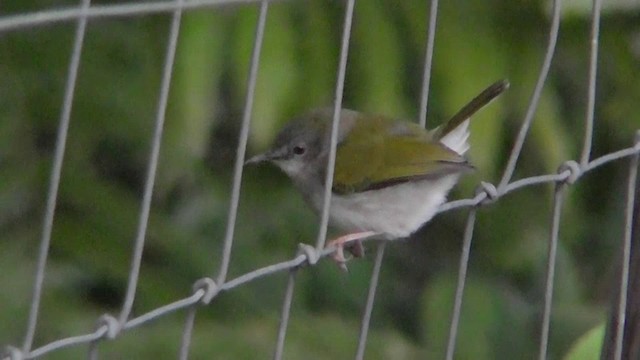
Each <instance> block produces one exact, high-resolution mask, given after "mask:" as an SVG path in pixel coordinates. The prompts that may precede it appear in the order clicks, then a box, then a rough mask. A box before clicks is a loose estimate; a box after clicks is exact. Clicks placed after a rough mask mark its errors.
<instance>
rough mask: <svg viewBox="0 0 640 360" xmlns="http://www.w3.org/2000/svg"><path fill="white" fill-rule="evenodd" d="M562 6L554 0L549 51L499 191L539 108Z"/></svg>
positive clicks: (554, 46)
mask: <svg viewBox="0 0 640 360" xmlns="http://www.w3.org/2000/svg"><path fill="white" fill-rule="evenodd" d="M561 8H562V2H561V0H554V1H553V16H552V18H551V28H550V30H549V43H548V45H547V51H546V54H545V56H544V61H543V62H542V68H541V69H540V75H539V76H538V81H537V82H536V86H535V88H534V90H533V95H532V96H531V99H530V100H529V108H528V109H527V112H526V114H525V117H524V121H523V122H522V126H521V127H520V131H519V132H518V137H517V138H516V141H515V143H514V144H513V148H512V150H511V155H510V156H509V161H508V162H507V166H506V167H505V170H504V174H503V175H502V179H501V180H500V185H499V186H498V192H502V191H504V189H505V187H506V186H507V185H508V184H509V181H511V177H512V176H513V172H514V170H515V168H516V165H517V162H518V158H519V157H520V152H521V151H522V146H523V145H524V140H525V138H526V137H527V133H528V132H529V127H530V126H531V123H532V122H533V116H534V115H535V112H536V109H537V108H538V102H539V100H540V96H541V95H542V88H543V87H544V84H545V83H546V81H547V75H548V74H549V69H550V68H551V61H552V60H553V55H554V54H555V51H556V43H557V41H558V33H559V32H560V10H561Z"/></svg>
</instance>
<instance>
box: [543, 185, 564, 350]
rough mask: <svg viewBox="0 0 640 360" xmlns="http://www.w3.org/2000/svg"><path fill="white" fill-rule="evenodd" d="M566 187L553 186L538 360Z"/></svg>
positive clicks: (550, 298) (545, 342) (548, 314)
mask: <svg viewBox="0 0 640 360" xmlns="http://www.w3.org/2000/svg"><path fill="white" fill-rule="evenodd" d="M565 189H566V185H565V184H564V183H559V184H557V185H556V186H555V190H554V195H553V213H552V215H551V230H550V236H549V249H548V256H547V278H546V282H545V291H544V311H543V313H542V328H541V331H540V348H539V352H538V354H539V355H538V359H539V360H545V359H546V358H547V352H548V348H549V325H550V323H551V305H552V302H553V286H554V284H555V272H556V258H557V253H558V233H559V231H560V216H561V212H562V204H563V201H564V192H565Z"/></svg>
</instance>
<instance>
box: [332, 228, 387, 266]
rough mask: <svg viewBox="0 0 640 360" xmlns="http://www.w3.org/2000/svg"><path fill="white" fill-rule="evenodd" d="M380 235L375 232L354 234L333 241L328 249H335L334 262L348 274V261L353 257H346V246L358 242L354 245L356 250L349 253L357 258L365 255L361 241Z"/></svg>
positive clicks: (353, 249)
mask: <svg viewBox="0 0 640 360" xmlns="http://www.w3.org/2000/svg"><path fill="white" fill-rule="evenodd" d="M377 234H378V233H376V232H373V231H363V232H358V233H353V234H347V235H343V236H340V237H338V238H336V239H333V240H331V241H329V242H328V243H327V247H335V248H336V250H335V252H334V253H333V256H332V258H333V260H334V261H335V262H336V263H337V264H338V267H340V269H341V270H342V271H344V272H348V271H349V269H348V268H347V261H349V260H351V257H349V258H348V259H347V258H346V257H345V256H344V247H345V245H347V244H349V243H351V242H356V243H355V244H354V248H352V249H349V251H350V252H351V253H352V254H353V255H354V256H356V257H359V256H362V255H363V254H364V251H363V248H362V243H361V242H360V241H359V240H362V239H364V238H368V237H371V236H374V235H377Z"/></svg>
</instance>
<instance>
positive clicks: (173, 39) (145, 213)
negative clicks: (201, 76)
mask: <svg viewBox="0 0 640 360" xmlns="http://www.w3.org/2000/svg"><path fill="white" fill-rule="evenodd" d="M183 1H184V0H176V3H177V4H178V5H181V4H182V2H183ZM181 18H182V7H180V6H178V8H177V9H176V11H175V12H174V13H173V17H172V19H171V30H170V32H169V40H168V43H167V51H166V55H165V63H164V69H163V72H162V83H161V85H160V96H159V99H158V106H157V109H156V120H155V128H154V130H153V143H152V145H151V157H150V159H149V167H148V169H147V179H146V182H145V186H144V196H143V198H142V206H141V208H140V215H139V220H138V221H139V222H138V231H137V235H136V239H135V243H134V247H133V254H132V258H131V269H130V272H129V281H128V285H127V293H126V295H125V300H124V304H123V305H122V310H121V312H120V316H119V318H118V320H119V323H120V326H123V325H124V323H126V321H127V319H128V318H129V315H130V314H131V309H132V307H133V302H134V300H135V297H136V289H137V287H138V277H139V275H140V265H141V263H142V251H143V249H144V242H145V237H146V234H147V225H148V224H149V213H150V211H151V199H152V197H153V186H154V184H155V179H156V172H157V169H158V160H159V158H160V146H161V144H162V132H163V130H164V120H165V115H166V109H167V101H168V98H169V89H170V87H171V75H172V73H173V63H174V60H175V55H176V48H177V46H178V34H179V32H180V20H181Z"/></svg>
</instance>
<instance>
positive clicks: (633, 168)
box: [614, 132, 640, 360]
mask: <svg viewBox="0 0 640 360" xmlns="http://www.w3.org/2000/svg"><path fill="white" fill-rule="evenodd" d="M635 143H636V145H638V144H640V132H639V133H637V134H636V139H635ZM639 157H640V153H636V154H635V155H634V156H633V157H632V158H631V161H629V183H628V188H627V200H626V208H625V224H624V238H623V243H622V271H621V272H620V292H619V297H620V298H619V300H620V301H619V303H618V323H617V324H616V325H617V326H616V329H615V337H614V338H615V352H614V359H615V360H621V359H622V350H623V341H622V340H623V339H624V325H625V322H626V320H627V318H626V316H627V315H626V314H627V289H628V286H629V265H630V264H629V260H630V258H631V233H632V230H633V207H634V204H635V193H636V182H637V176H638V158H639Z"/></svg>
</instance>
